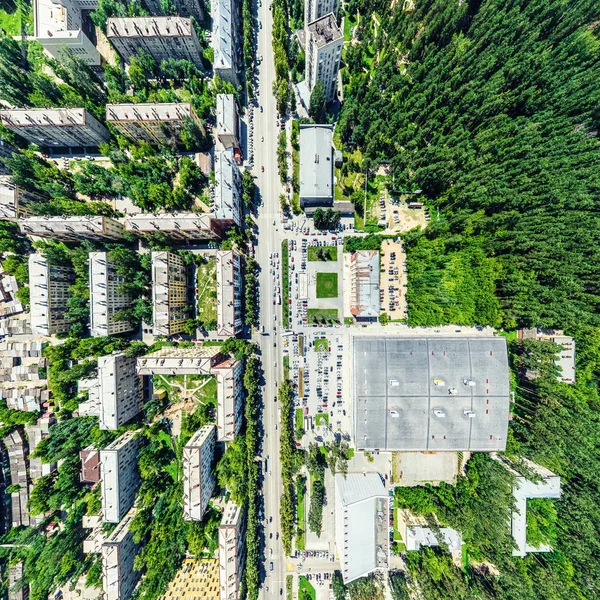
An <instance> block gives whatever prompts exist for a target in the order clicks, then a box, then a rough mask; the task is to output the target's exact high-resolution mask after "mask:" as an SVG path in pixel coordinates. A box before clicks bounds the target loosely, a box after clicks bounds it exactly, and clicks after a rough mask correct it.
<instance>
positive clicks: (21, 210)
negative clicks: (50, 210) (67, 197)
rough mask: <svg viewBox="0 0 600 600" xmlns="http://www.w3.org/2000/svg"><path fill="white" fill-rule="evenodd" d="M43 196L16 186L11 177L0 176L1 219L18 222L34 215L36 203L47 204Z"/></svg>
mask: <svg viewBox="0 0 600 600" xmlns="http://www.w3.org/2000/svg"><path fill="white" fill-rule="evenodd" d="M47 200H48V198H47V197H46V196H44V195H43V194H39V193H37V192H31V191H29V190H26V189H24V188H22V187H21V186H18V185H16V184H15V183H13V181H12V177H10V176H9V175H0V219H3V220H5V221H17V220H18V219H22V218H23V217H28V216H30V215H32V214H33V212H32V210H31V206H32V205H33V204H35V203H36V202H45V201H47Z"/></svg>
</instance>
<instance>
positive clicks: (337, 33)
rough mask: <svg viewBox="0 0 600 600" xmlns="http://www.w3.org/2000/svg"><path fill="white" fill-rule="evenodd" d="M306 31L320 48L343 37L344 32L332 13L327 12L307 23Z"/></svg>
mask: <svg viewBox="0 0 600 600" xmlns="http://www.w3.org/2000/svg"><path fill="white" fill-rule="evenodd" d="M308 31H309V33H310V35H311V37H312V38H313V40H314V41H315V42H316V44H317V47H318V48H322V47H323V46H326V45H327V44H331V42H335V41H337V40H339V39H341V38H343V37H344V34H343V33H342V31H341V30H340V28H339V27H338V26H337V21H336V19H335V16H334V14H333V13H329V14H328V15H325V16H324V17H321V18H320V19H317V20H316V21H313V22H312V23H309V24H308Z"/></svg>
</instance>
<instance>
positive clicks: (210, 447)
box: [183, 425, 217, 521]
mask: <svg viewBox="0 0 600 600" xmlns="http://www.w3.org/2000/svg"><path fill="white" fill-rule="evenodd" d="M216 434H217V430H216V427H215V426H214V425H206V426H204V427H202V428H201V429H199V430H198V431H197V432H196V433H195V434H194V435H193V436H192V438H191V439H190V441H189V442H188V443H187V444H186V445H185V446H184V447H183V518H184V519H185V520H186V521H201V520H202V517H203V515H204V512H205V511H206V508H207V506H208V502H209V500H210V498H211V496H212V493H213V490H214V487H215V475H214V473H213V470H212V463H213V459H214V454H215V441H216V437H217V435H216Z"/></svg>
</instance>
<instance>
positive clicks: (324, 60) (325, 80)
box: [306, 13, 344, 102]
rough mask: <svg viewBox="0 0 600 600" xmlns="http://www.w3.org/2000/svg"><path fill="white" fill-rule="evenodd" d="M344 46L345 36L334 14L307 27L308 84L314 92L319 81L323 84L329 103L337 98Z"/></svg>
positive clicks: (309, 88)
mask: <svg viewBox="0 0 600 600" xmlns="http://www.w3.org/2000/svg"><path fill="white" fill-rule="evenodd" d="M343 46H344V34H343V33H342V32H341V31H340V28H339V27H338V26H337V22H336V19H335V16H334V15H333V14H332V13H329V14H328V15H325V16H323V17H321V18H320V19H317V20H316V21H313V22H312V23H308V24H307V26H306V82H307V86H308V90H309V91H310V92H312V91H313V89H314V87H315V85H316V84H317V81H320V82H321V83H322V84H323V89H324V90H325V96H326V98H327V101H328V102H331V101H332V100H335V99H336V97H337V80H338V73H339V70H340V61H341V57H342V47H343Z"/></svg>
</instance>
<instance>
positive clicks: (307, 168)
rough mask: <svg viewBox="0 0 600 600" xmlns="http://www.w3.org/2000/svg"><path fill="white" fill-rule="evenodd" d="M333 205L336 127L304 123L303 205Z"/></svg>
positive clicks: (301, 168)
mask: <svg viewBox="0 0 600 600" xmlns="http://www.w3.org/2000/svg"><path fill="white" fill-rule="evenodd" d="M332 204H333V127H332V126H331V125H300V205H301V206H302V207H303V208H304V207H307V206H331V205H332Z"/></svg>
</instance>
